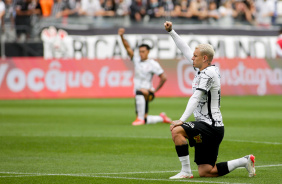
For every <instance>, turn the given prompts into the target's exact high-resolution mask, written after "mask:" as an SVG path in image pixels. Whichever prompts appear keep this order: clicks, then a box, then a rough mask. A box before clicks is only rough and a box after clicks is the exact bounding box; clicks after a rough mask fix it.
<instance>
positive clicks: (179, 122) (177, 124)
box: [170, 120, 183, 131]
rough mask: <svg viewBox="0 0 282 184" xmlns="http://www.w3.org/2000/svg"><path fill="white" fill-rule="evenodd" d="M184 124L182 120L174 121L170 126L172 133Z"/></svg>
mask: <svg viewBox="0 0 282 184" xmlns="http://www.w3.org/2000/svg"><path fill="white" fill-rule="evenodd" d="M182 124H183V122H182V121H181V120H174V121H172V123H171V124H170V131H172V130H173V129H174V127H177V126H180V125H182Z"/></svg>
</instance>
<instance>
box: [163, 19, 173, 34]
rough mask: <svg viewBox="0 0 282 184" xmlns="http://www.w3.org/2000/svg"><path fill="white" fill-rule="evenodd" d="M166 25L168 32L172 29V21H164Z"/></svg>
mask: <svg viewBox="0 0 282 184" xmlns="http://www.w3.org/2000/svg"><path fill="white" fill-rule="evenodd" d="M164 27H165V30H166V31H167V32H170V31H171V30H172V22H170V21H166V22H165V23H164Z"/></svg>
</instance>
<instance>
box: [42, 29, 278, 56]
mask: <svg viewBox="0 0 282 184" xmlns="http://www.w3.org/2000/svg"><path fill="white" fill-rule="evenodd" d="M181 37H182V39H183V40H184V41H185V42H186V43H187V44H188V45H189V46H190V47H191V48H192V50H194V48H195V47H196V46H197V45H198V44H200V43H209V44H211V45H212V46H213V47H214V49H215V57H217V58H248V57H251V58H276V48H275V45H276V39H277V37H276V36H241V35H191V34H189V33H187V34H184V35H183V34H182V35H181ZM41 38H42V41H43V45H44V58H45V59H54V58H57V59H62V58H64V59H67V58H68V59H74V58H75V59H82V58H87V59H105V58H115V57H118V58H126V57H127V53H126V50H125V49H124V46H123V44H122V42H121V39H120V37H119V36H118V35H117V34H116V35H93V36H84V35H68V33H67V32H66V31H64V30H61V29H60V30H57V29H56V28H55V27H52V26H51V27H49V28H45V29H44V30H43V31H42V33H41ZM125 38H126V39H127V40H128V42H129V44H130V46H131V48H133V49H134V50H135V52H136V53H138V45H140V44H141V43H147V44H148V45H150V46H151V48H152V49H151V52H150V57H152V58H160V59H174V58H181V57H182V56H181V53H180V51H179V50H178V49H177V47H176V45H175V43H174V41H173V40H172V38H171V37H170V36H169V35H168V34H150V35H148V34H127V35H125Z"/></svg>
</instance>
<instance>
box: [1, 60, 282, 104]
mask: <svg viewBox="0 0 282 184" xmlns="http://www.w3.org/2000/svg"><path fill="white" fill-rule="evenodd" d="M159 63H160V64H161V66H162V67H163V68H164V70H165V73H166V76H167V78H168V80H167V82H166V83H165V84H164V86H163V88H162V89H161V90H160V91H158V92H157V94H156V96H159V97H186V96H190V95H191V94H192V86H191V85H192V81H193V78H194V75H195V71H194V68H193V67H192V66H191V65H190V64H187V62H186V60H160V61H159ZM213 64H215V65H217V66H218V67H220V72H221V85H222V90H221V92H222V95H269V94H282V66H281V64H280V63H279V62H277V61H272V64H271V65H270V64H269V63H268V62H267V61H266V60H265V59H251V58H247V59H221V58H220V59H214V61H213ZM270 66H271V67H270ZM133 77H134V71H133V64H132V63H131V62H130V61H129V60H121V59H95V60H89V59H82V60H72V59H70V60H63V59H62V60H45V59H43V58H10V59H6V60H0V99H27V98H32V99H36V98H119V97H133V95H134V92H133ZM158 82H159V79H158V77H157V76H155V77H154V79H153V83H154V86H155V87H156V86H157V83H158Z"/></svg>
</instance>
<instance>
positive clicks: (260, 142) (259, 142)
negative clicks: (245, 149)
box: [223, 139, 282, 145]
mask: <svg viewBox="0 0 282 184" xmlns="http://www.w3.org/2000/svg"><path fill="white" fill-rule="evenodd" d="M223 141H229V142H249V143H258V144H277V145H281V144H282V143H280V142H264V141H245V140H233V139H223Z"/></svg>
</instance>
